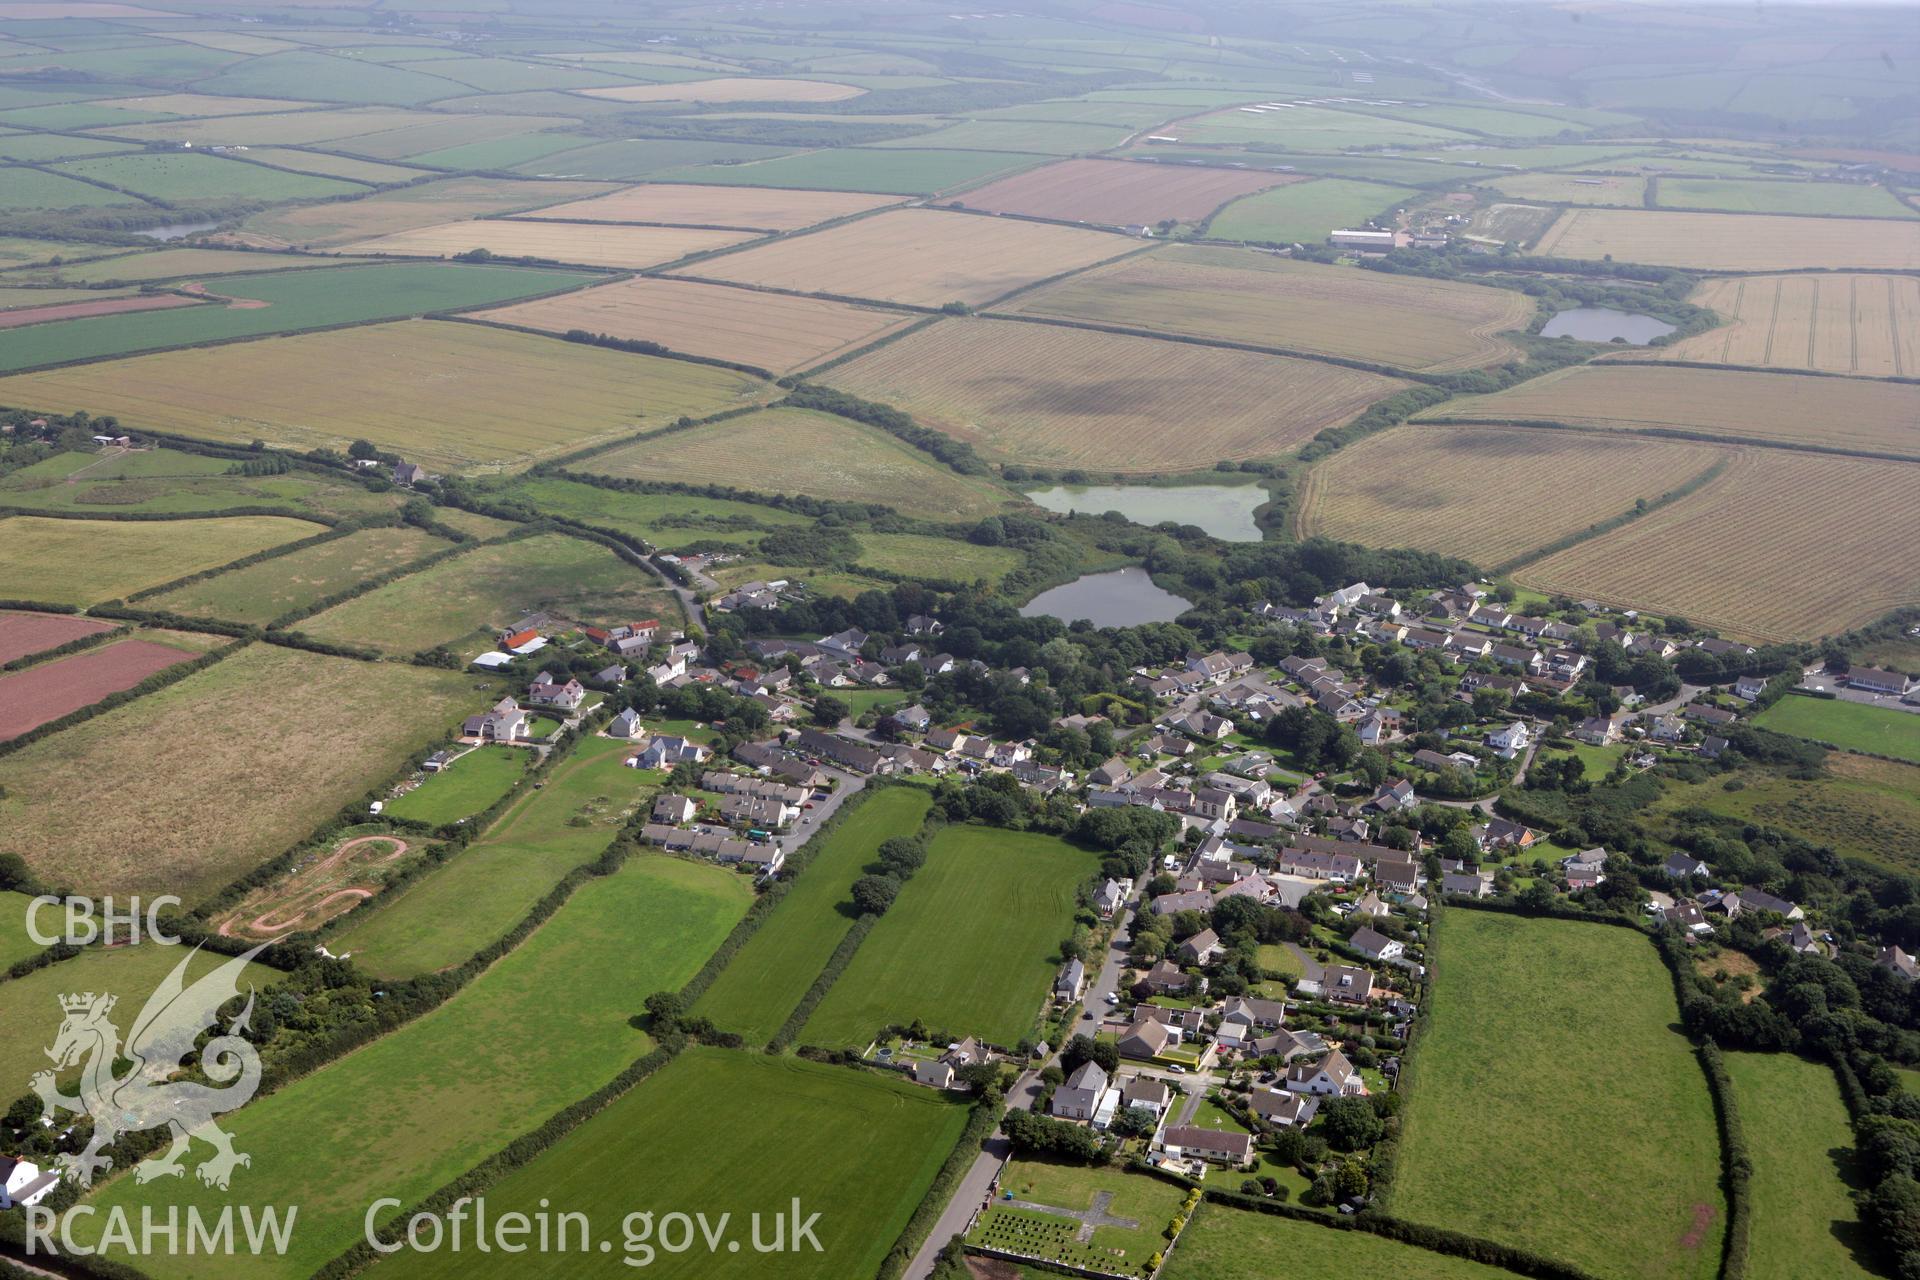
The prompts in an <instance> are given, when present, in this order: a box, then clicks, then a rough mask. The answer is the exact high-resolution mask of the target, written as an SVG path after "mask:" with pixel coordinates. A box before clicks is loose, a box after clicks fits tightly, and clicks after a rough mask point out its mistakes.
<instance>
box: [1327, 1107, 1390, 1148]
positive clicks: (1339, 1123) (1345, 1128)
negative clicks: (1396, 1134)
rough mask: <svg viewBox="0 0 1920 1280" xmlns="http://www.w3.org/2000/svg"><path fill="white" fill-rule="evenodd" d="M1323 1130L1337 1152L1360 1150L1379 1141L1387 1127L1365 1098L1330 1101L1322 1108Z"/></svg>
mask: <svg viewBox="0 0 1920 1280" xmlns="http://www.w3.org/2000/svg"><path fill="white" fill-rule="evenodd" d="M1320 1128H1321V1131H1322V1133H1324V1134H1325V1135H1326V1139H1327V1145H1329V1146H1331V1147H1332V1148H1333V1149H1334V1150H1336V1151H1360V1150H1362V1149H1364V1148H1367V1147H1370V1146H1372V1145H1373V1144H1374V1143H1376V1142H1378V1141H1380V1135H1381V1134H1382V1133H1384V1132H1386V1126H1385V1125H1384V1124H1383V1123H1382V1122H1381V1120H1380V1117H1379V1116H1377V1115H1375V1114H1374V1110H1373V1104H1372V1103H1370V1102H1368V1101H1367V1100H1366V1099H1365V1098H1331V1099H1329V1100H1328V1101H1327V1102H1325V1103H1324V1104H1322V1105H1321V1107H1320Z"/></svg>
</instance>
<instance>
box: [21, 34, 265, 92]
mask: <svg viewBox="0 0 1920 1280" xmlns="http://www.w3.org/2000/svg"><path fill="white" fill-rule="evenodd" d="M56 60H57V62H58V64H59V65H60V66H61V67H63V68H66V69H67V70H69V71H77V72H84V73H86V75H87V76H88V77H89V78H91V77H96V76H97V77H99V78H101V79H105V80H129V81H138V80H143V79H153V80H198V79H201V78H202V77H205V76H210V75H212V74H214V73H215V72H217V71H219V70H220V69H221V68H223V67H226V66H230V65H231V64H233V63H235V62H238V61H239V60H240V55H239V54H234V53H224V52H222V51H221V50H218V49H207V48H202V47H201V46H199V45H191V44H177V43H173V42H168V41H159V40H154V41H149V42H147V43H145V44H138V45H133V46H131V47H128V48H121V49H105V48H95V49H86V50H81V51H78V52H64V53H61V54H59V55H58V56H57V59H56ZM283 88H284V86H283Z"/></svg>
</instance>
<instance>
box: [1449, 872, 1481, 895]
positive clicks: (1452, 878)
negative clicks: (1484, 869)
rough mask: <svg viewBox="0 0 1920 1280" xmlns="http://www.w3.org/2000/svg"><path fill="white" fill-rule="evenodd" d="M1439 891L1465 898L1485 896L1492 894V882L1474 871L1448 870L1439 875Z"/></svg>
mask: <svg viewBox="0 0 1920 1280" xmlns="http://www.w3.org/2000/svg"><path fill="white" fill-rule="evenodd" d="M1440 892H1442V893H1447V894H1458V895H1460V896H1461V897H1465V898H1485V897H1490V896H1492V894H1493V882H1492V881H1491V880H1487V879H1485V878H1483V877H1482V876H1480V875H1479V874H1477V873H1475V872H1470V871H1449V872H1447V873H1446V874H1445V875H1443V876H1441V877H1440Z"/></svg>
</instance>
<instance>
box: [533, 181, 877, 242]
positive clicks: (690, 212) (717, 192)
mask: <svg viewBox="0 0 1920 1280" xmlns="http://www.w3.org/2000/svg"><path fill="white" fill-rule="evenodd" d="M899 202H900V197H898V196H871V195H862V194H860V193H858V192H853V191H786V190H775V189H773V188H770V187H706V186H697V185H694V184H692V183H673V182H656V183H649V184H647V185H644V186H638V187H628V188H627V189H626V190H625V191H615V192H613V193H611V194H609V195H604V196H595V197H594V198H592V199H590V200H574V201H570V202H568V203H566V204H557V205H553V206H551V207H550V208H546V209H541V210H539V211H538V212H537V213H532V214H528V215H527V216H528V217H530V218H559V219H562V220H567V221H575V222H646V223H660V224H664V225H667V226H680V227H738V228H740V229H742V230H746V231H798V230H800V229H801V228H802V227H811V226H813V225H815V224H816V223H821V222H831V221H832V220H833V219H835V218H845V217H848V216H850V215H852V214H856V213H865V212H866V211H867V210H869V209H880V208H884V207H885V206H887V205H890V204H898V203H899Z"/></svg>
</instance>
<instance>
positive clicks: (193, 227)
mask: <svg viewBox="0 0 1920 1280" xmlns="http://www.w3.org/2000/svg"><path fill="white" fill-rule="evenodd" d="M219 225H220V224H219V223H217V222H169V223H167V224H166V225H165V226H163V227H148V228H146V229H145V230H144V231H136V232H134V233H133V234H135V235H137V236H145V237H146V238H147V239H149V240H184V239H186V238H187V237H188V236H197V235H199V234H200V233H201V232H202V231H211V230H213V229H214V228H215V227H217V226H219Z"/></svg>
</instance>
